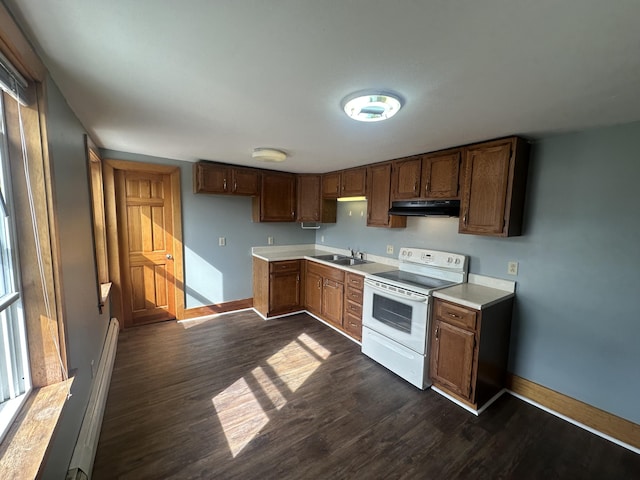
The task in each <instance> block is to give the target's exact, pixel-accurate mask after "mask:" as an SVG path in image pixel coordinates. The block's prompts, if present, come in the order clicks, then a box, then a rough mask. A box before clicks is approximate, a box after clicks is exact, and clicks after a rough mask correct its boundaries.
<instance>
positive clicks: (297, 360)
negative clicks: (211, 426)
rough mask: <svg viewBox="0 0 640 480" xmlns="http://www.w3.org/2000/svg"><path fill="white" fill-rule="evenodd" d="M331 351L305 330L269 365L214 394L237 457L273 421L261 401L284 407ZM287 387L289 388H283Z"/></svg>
mask: <svg viewBox="0 0 640 480" xmlns="http://www.w3.org/2000/svg"><path fill="white" fill-rule="evenodd" d="M329 355H331V351H330V350H327V349H326V348H325V347H323V346H322V345H320V344H319V343H318V342H316V341H315V340H314V339H313V338H311V337H310V336H309V335H307V334H306V333H303V334H301V335H300V336H298V338H296V339H295V340H293V341H292V342H291V343H289V344H287V345H285V346H284V347H282V348H281V349H280V350H278V351H277V352H276V353H274V354H273V355H272V356H271V357H269V358H268V359H267V364H268V365H269V367H266V366H265V367H264V368H263V367H261V366H260V365H258V366H257V367H255V368H254V369H253V370H252V371H251V377H253V378H251V377H242V378H240V379H239V380H237V381H236V382H234V383H233V384H232V385H230V386H229V387H228V388H226V389H225V390H223V391H222V392H220V393H219V394H218V395H216V396H215V397H213V399H212V402H213V406H214V407H215V410H216V412H217V414H218V420H219V421H220V425H221V426H222V429H223V431H224V434H225V436H226V438H227V444H228V445H229V450H230V451H231V455H232V456H233V457H234V458H235V457H236V456H237V455H238V454H239V453H240V452H241V451H242V449H243V448H244V447H246V446H247V445H248V444H249V443H250V442H251V441H252V440H253V439H254V438H255V437H256V435H258V433H260V430H262V428H264V426H265V425H266V424H267V423H269V415H268V414H267V412H269V411H272V410H271V408H269V407H265V408H267V410H266V411H265V409H264V408H263V407H262V406H261V405H260V401H262V403H263V404H265V403H267V402H270V403H271V404H272V405H273V407H274V408H275V409H276V410H280V409H282V407H284V406H285V405H286V404H287V394H288V393H293V392H295V391H296V390H298V388H300V387H301V386H302V384H303V383H304V382H305V381H306V380H307V379H308V378H309V377H310V376H311V374H312V373H313V372H315V371H316V369H317V368H318V367H319V366H320V364H321V363H322V361H323V360H326V359H327V358H328V357H329ZM274 375H275V376H276V377H277V378H274ZM246 378H248V379H249V380H250V382H251V383H252V384H257V386H258V387H259V388H258V390H256V391H253V390H251V387H250V386H249V383H247V380H246ZM286 389H288V390H289V391H288V392H285V391H283V390H286ZM259 399H260V400H259Z"/></svg>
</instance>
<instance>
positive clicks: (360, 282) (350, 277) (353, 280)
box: [347, 272, 364, 301]
mask: <svg viewBox="0 0 640 480" xmlns="http://www.w3.org/2000/svg"><path fill="white" fill-rule="evenodd" d="M347 285H349V286H350V287H353V288H357V289H359V290H362V289H363V288H364V277H363V276H362V275H358V274H356V273H351V272H347ZM361 301H362V300H361Z"/></svg>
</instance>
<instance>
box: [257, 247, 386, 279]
mask: <svg viewBox="0 0 640 480" xmlns="http://www.w3.org/2000/svg"><path fill="white" fill-rule="evenodd" d="M251 253H252V255H253V256H254V257H257V258H260V259H262V260H265V261H267V262H278V261H281V260H300V259H306V260H313V261H314V262H318V263H322V264H324V265H328V266H330V267H334V268H340V269H342V270H345V271H348V272H353V273H359V274H360V275H365V276H366V275H371V274H374V273H380V272H388V271H389V270H397V268H398V261H397V260H396V259H391V258H384V257H378V256H374V255H367V257H366V258H367V260H368V261H370V262H371V263H363V264H362V265H348V266H347V265H336V264H335V263H331V262H325V261H324V260H319V259H317V258H313V257H314V256H317V255H330V254H332V253H337V254H340V255H347V254H348V251H347V250H342V249H337V248H333V247H318V246H316V245H313V244H310V245H278V246H268V247H253V248H252V249H251Z"/></svg>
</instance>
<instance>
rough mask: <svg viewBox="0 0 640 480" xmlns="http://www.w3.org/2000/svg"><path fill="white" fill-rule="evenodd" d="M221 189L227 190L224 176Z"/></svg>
mask: <svg viewBox="0 0 640 480" xmlns="http://www.w3.org/2000/svg"><path fill="white" fill-rule="evenodd" d="M222 189H223V190H225V191H226V190H227V179H226V178H225V179H224V180H223V181H222Z"/></svg>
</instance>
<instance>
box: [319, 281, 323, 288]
mask: <svg viewBox="0 0 640 480" xmlns="http://www.w3.org/2000/svg"><path fill="white" fill-rule="evenodd" d="M320 287H322V285H320V280H318V288H320Z"/></svg>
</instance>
